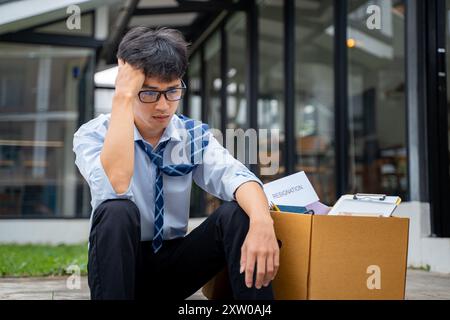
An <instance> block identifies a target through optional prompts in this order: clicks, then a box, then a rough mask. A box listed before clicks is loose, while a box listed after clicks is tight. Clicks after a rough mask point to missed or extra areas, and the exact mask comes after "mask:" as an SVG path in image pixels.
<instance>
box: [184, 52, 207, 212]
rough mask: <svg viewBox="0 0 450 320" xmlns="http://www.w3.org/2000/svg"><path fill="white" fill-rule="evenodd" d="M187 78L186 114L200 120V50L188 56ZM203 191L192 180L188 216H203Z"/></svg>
mask: <svg viewBox="0 0 450 320" xmlns="http://www.w3.org/2000/svg"><path fill="white" fill-rule="evenodd" d="M187 72H188V79H189V83H188V84H187V86H188V90H189V95H188V99H189V101H188V103H189V114H186V116H188V117H190V118H192V119H196V120H201V119H202V96H201V91H200V90H201V88H200V85H201V81H200V77H201V56H200V51H197V52H196V53H195V54H194V55H192V56H191V57H190V60H189V67H188V70H187ZM204 197H205V192H204V191H203V190H202V189H201V188H200V187H198V186H197V185H196V184H195V183H194V182H193V183H192V191H191V206H190V217H204V216H205V206H204Z"/></svg>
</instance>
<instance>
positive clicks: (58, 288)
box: [0, 270, 450, 300]
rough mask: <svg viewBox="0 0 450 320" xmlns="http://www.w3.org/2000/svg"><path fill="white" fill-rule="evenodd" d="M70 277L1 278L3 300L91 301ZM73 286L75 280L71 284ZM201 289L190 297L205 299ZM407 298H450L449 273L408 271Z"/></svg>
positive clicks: (85, 288) (84, 287) (85, 289)
mask: <svg viewBox="0 0 450 320" xmlns="http://www.w3.org/2000/svg"><path fill="white" fill-rule="evenodd" d="M67 279H68V277H48V278H0V300H66V299H69V300H88V299H89V287H88V284H87V278H86V277H81V281H80V289H77V288H76V287H75V288H74V289H72V290H70V289H68V286H67ZM70 284H72V285H73V286H75V285H76V283H69V286H70ZM203 299H205V297H204V296H203V294H202V293H201V291H200V290H199V291H198V292H196V293H195V294H193V295H192V296H191V297H189V298H188V300H203ZM406 299H407V300H450V274H438V273H431V272H426V271H421V270H408V273H407V281H406Z"/></svg>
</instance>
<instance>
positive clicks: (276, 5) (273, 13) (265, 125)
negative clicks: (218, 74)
mask: <svg viewBox="0 0 450 320" xmlns="http://www.w3.org/2000/svg"><path fill="white" fill-rule="evenodd" d="M283 3H284V1H282V0H264V1H260V2H259V39H258V40H259V61H260V67H259V72H260V74H259V100H258V127H259V128H260V129H279V130H280V147H279V149H280V150H279V156H278V158H279V162H280V167H279V170H278V173H277V174H275V175H268V176H261V180H262V181H263V182H264V183H266V182H269V181H273V180H275V179H278V178H281V177H282V176H283V174H284V170H285V169H284V166H283V161H284V160H283V154H282V152H281V150H283V142H284V99H283V95H284V63H283V60H284V57H283V42H284V32H283V28H284V23H283ZM270 139H271V137H264V138H263V137H260V139H259V144H260V145H261V144H267V145H270ZM271 157H272V158H273V157H276V155H272V154H271ZM261 158H263V156H261V157H259V159H261Z"/></svg>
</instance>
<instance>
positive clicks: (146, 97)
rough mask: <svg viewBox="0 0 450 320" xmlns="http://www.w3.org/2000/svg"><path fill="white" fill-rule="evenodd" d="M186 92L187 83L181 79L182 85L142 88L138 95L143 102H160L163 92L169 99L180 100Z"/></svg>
mask: <svg viewBox="0 0 450 320" xmlns="http://www.w3.org/2000/svg"><path fill="white" fill-rule="evenodd" d="M185 92H186V84H185V83H184V81H183V80H181V87H178V88H170V89H167V90H150V89H149V90H141V91H139V93H138V96H139V100H140V101H141V102H142V103H154V102H158V101H159V99H160V98H161V95H162V94H164V97H165V98H166V100H167V101H179V100H181V98H183V96H184V93H185Z"/></svg>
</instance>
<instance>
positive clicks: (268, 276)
mask: <svg viewBox="0 0 450 320" xmlns="http://www.w3.org/2000/svg"><path fill="white" fill-rule="evenodd" d="M266 262H267V263H266V268H267V269H266V275H265V277H264V283H263V285H264V286H265V287H267V286H268V285H269V283H270V281H272V279H273V271H274V268H273V264H274V255H270V256H268V257H267V259H266Z"/></svg>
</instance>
